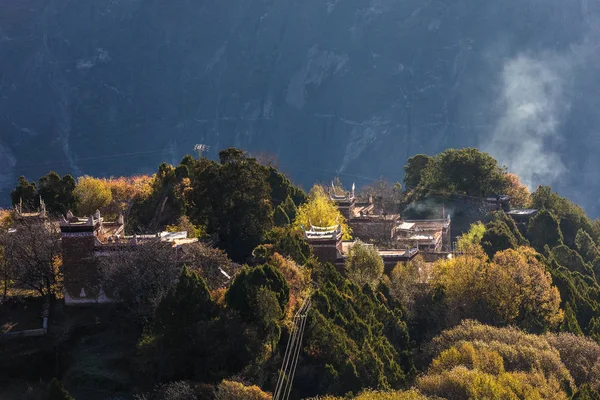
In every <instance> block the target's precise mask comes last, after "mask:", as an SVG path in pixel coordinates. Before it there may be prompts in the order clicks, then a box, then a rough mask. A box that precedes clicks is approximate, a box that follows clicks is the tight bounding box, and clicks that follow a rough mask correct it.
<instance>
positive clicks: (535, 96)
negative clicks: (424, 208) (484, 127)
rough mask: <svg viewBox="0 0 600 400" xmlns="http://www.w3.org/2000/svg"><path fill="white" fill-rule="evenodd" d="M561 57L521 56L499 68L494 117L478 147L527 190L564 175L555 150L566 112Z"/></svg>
mask: <svg viewBox="0 0 600 400" xmlns="http://www.w3.org/2000/svg"><path fill="white" fill-rule="evenodd" d="M569 64H570V63H569V61H568V58H567V57H558V56H555V55H541V56H532V55H526V54H521V55H518V56H517V57H515V58H513V59H510V60H508V61H507V62H506V63H505V64H504V68H503V70H502V78H501V90H500V96H499V98H498V103H497V110H498V115H499V117H498V119H497V121H496V124H495V128H494V130H493V132H492V135H491V138H490V139H489V140H488V141H487V142H486V143H482V144H481V147H482V148H483V149H484V150H486V151H488V152H489V153H490V154H492V155H493V156H495V157H496V158H497V159H498V160H499V161H500V163H501V164H503V165H506V166H507V167H508V169H509V170H510V171H511V172H514V173H516V174H518V175H519V176H520V177H521V179H522V181H523V183H524V184H526V185H527V186H529V187H530V188H532V187H533V186H534V185H535V184H538V183H541V182H544V183H549V184H551V183H552V182H554V181H556V180H557V179H558V178H560V177H561V175H562V174H563V173H564V172H565V165H564V164H563V162H562V161H561V158H560V155H559V153H558V151H557V148H558V146H560V143H561V140H562V138H561V135H560V124H561V122H562V120H563V118H564V117H565V115H566V114H567V113H568V111H569V107H570V101H569V100H568V98H569V89H570V82H569V81H568V80H567V79H565V77H566V76H568V75H569V71H570V69H571V67H570V65H569Z"/></svg>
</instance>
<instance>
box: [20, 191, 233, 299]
mask: <svg viewBox="0 0 600 400" xmlns="http://www.w3.org/2000/svg"><path fill="white" fill-rule="evenodd" d="M40 203H41V206H40V211H39V212H35V213H23V212H20V210H19V209H18V208H17V209H16V217H17V220H19V219H21V220H27V222H28V223H32V222H33V223H35V224H39V229H57V228H58V229H59V230H60V241H61V243H60V245H61V252H62V268H63V288H64V289H63V290H64V301H65V305H67V306H73V305H87V304H102V303H111V302H112V301H113V300H112V299H111V296H110V293H109V291H108V289H107V288H105V287H103V285H102V280H101V276H100V260H101V258H102V257H108V256H110V255H112V254H115V252H127V251H136V250H140V247H141V246H144V245H151V244H156V243H164V245H165V246H169V247H171V248H173V251H175V252H176V251H178V250H179V249H182V248H184V247H185V246H186V245H189V244H192V243H197V242H198V241H199V240H198V239H197V238H188V237H187V236H188V235H187V232H159V233H156V234H153V235H126V234H125V220H124V217H123V215H119V216H118V218H117V219H116V220H115V221H105V220H104V218H103V217H102V216H101V214H100V211H96V213H95V214H94V215H90V216H89V217H85V218H80V217H76V216H74V215H73V213H72V212H70V211H68V212H67V215H66V216H62V217H61V218H60V219H59V220H58V221H53V220H50V219H49V218H48V216H47V213H46V207H45V204H44V202H43V201H41V202H40ZM18 226H19V225H18V222H17V224H16V227H15V228H12V229H11V230H9V233H16V232H17V230H18ZM185 261H186V260H185V258H182V259H181V262H185ZM221 272H222V273H223V275H224V277H227V273H226V272H225V271H221Z"/></svg>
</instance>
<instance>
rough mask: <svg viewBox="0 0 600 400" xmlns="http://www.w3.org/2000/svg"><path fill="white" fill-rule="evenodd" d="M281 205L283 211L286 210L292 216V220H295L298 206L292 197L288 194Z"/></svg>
mask: <svg viewBox="0 0 600 400" xmlns="http://www.w3.org/2000/svg"><path fill="white" fill-rule="evenodd" d="M281 206H282V207H283V211H285V213H286V214H287V216H288V217H289V218H290V222H293V221H294V219H296V214H297V213H298V207H296V204H294V201H293V200H292V198H291V197H290V196H288V197H287V198H286V199H285V201H284V202H283V204H282V205H281Z"/></svg>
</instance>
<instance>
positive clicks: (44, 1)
mask: <svg viewBox="0 0 600 400" xmlns="http://www.w3.org/2000/svg"><path fill="white" fill-rule="evenodd" d="M598 16H600V4H599V2H598V1H597V0H578V1H568V2H567V1H564V0H504V1H496V2H489V1H481V0H453V1H445V0H361V1H359V0H330V1H323V0H305V1H301V2H300V1H295V0H280V1H273V0H257V1H248V0H229V1H206V0H194V1H192V0H173V1H160V0H78V1H69V0H7V1H5V2H4V4H3V5H2V10H1V11H0V60H1V62H0V190H5V191H6V190H7V189H8V188H9V187H10V186H13V185H14V182H15V181H16V176H18V175H21V174H25V175H27V176H28V177H30V178H37V177H38V176H40V175H42V174H44V173H46V172H47V171H48V170H49V169H54V170H57V171H59V172H63V173H64V172H70V173H73V174H84V173H88V174H94V175H120V174H128V173H136V172H149V171H152V170H154V169H155V167H156V165H157V163H158V162H160V161H163V160H167V161H171V162H176V161H178V160H179V159H180V157H181V156H182V155H183V154H185V153H190V152H191V151H192V148H193V145H194V144H195V143H206V144H208V145H210V146H211V154H209V155H210V156H214V155H216V152H217V151H218V150H219V149H220V148H223V147H226V146H239V147H242V148H245V149H248V150H251V151H258V150H263V151H268V152H271V153H274V154H276V155H278V156H279V158H280V159H281V160H282V168H283V169H284V170H285V171H287V172H289V173H290V175H291V176H292V177H294V178H295V180H296V181H299V182H300V183H304V184H305V185H306V186H307V185H309V183H310V182H312V181H315V180H329V179H330V178H331V177H332V176H333V175H335V174H339V175H340V176H341V177H342V178H343V179H347V180H356V182H357V184H362V183H366V182H368V181H369V180H370V179H373V178H377V177H379V176H381V175H385V176H387V177H389V178H390V179H393V180H399V179H401V174H402V166H403V164H404V162H405V160H406V158H407V157H409V156H411V155H413V154H415V153H430V154H431V153H435V152H438V151H441V150H443V149H444V148H447V147H464V146H478V147H480V148H482V149H484V150H487V151H489V152H490V153H492V155H494V156H496V157H497V158H499V159H500V160H501V161H502V162H503V163H505V164H506V165H507V166H508V167H509V169H511V170H513V171H514V172H516V173H519V174H520V175H522V176H523V178H524V180H525V181H526V182H527V183H528V184H530V185H532V186H533V185H536V184H538V183H549V184H552V185H553V187H555V188H556V189H559V190H561V191H562V192H563V194H565V195H568V196H570V197H571V198H573V199H574V200H576V201H579V202H581V203H582V204H584V205H585V206H586V207H587V209H588V211H590V212H592V213H596V214H598V213H600V209H598V210H597V209H596V206H597V204H596V203H597V201H596V198H597V196H596V194H597V193H598V192H600V182H598V180H596V179H594V178H595V172H596V171H598V169H599V168H598V167H599V166H600V161H599V160H598V158H597V157H595V154H596V153H597V152H598V151H599V150H600V136H599V135H598V133H597V132H596V127H597V126H599V124H598V122H599V121H598V119H599V118H600V114H599V113H598V112H597V111H598V109H599V105H600V104H599V102H600V100H599V99H598V96H597V93H598V89H599V88H600V74H599V73H598V70H597V68H596V65H598V62H597V61H599V60H598V58H600V55H599V54H600V53H598V52H597V51H596V50H597V47H598V44H599V43H600V40H599V39H600V32H598V28H597V27H598V26H599V25H598V23H597V17H598ZM4 198H7V196H6V195H4Z"/></svg>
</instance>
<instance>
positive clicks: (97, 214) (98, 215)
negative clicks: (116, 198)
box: [94, 210, 100, 220]
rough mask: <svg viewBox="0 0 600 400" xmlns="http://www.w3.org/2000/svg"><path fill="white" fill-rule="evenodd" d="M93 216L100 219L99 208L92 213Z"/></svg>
mask: <svg viewBox="0 0 600 400" xmlns="http://www.w3.org/2000/svg"><path fill="white" fill-rule="evenodd" d="M94 218H96V219H97V220H100V210H96V213H95V214H94Z"/></svg>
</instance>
